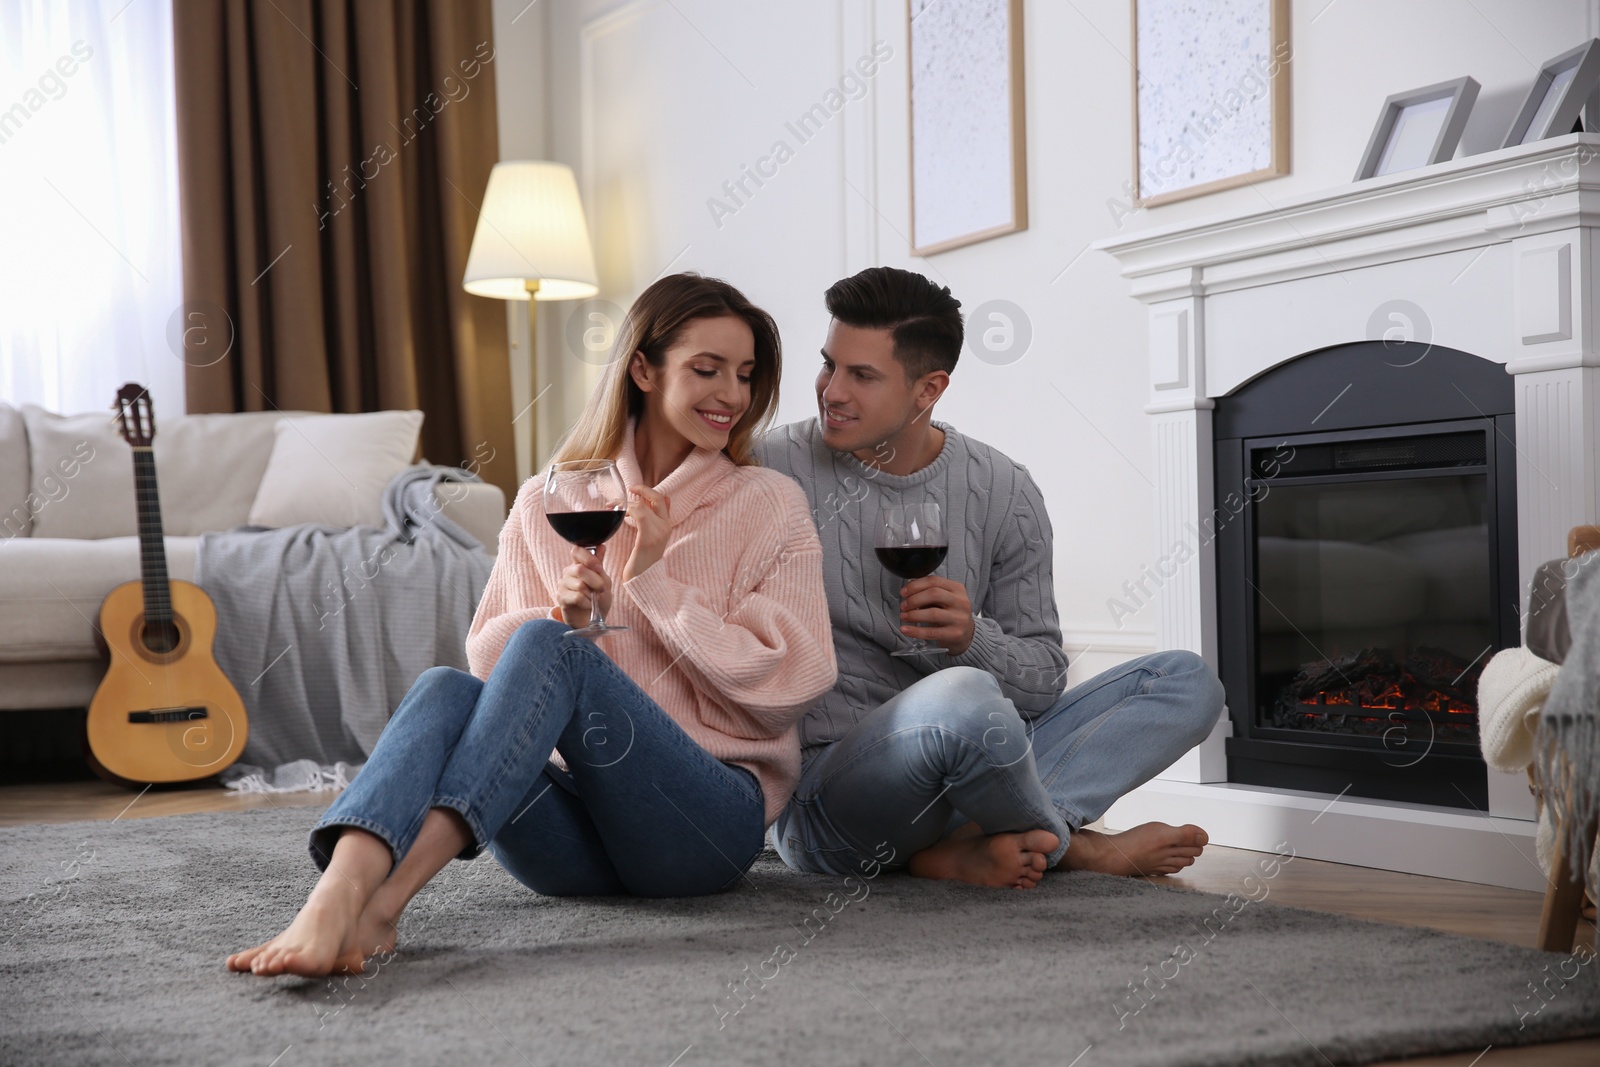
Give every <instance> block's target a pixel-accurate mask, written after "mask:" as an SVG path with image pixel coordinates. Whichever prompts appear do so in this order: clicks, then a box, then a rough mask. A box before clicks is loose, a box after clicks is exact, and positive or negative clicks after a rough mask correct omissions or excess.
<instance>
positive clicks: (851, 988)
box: [0, 807, 1600, 1067]
mask: <svg viewBox="0 0 1600 1067" xmlns="http://www.w3.org/2000/svg"><path fill="white" fill-rule="evenodd" d="M318 814H319V809H317V808H313V807H298V808H287V809H276V810H260V811H253V812H247V813H226V814H209V815H184V816H173V817H168V818H152V819H122V820H120V821H117V822H113V823H106V822H91V823H69V824H61V825H40V826H23V827H16V828H10V829H0V901H3V904H4V922H3V929H0V1005H3V1007H0V1017H3V1022H0V1063H5V1064H13V1063H15V1064H23V1063H26V1064H47V1063H71V1064H137V1065H140V1067H143V1065H146V1064H169V1063H170V1064H201V1063H204V1064H252V1065H257V1067H294V1065H297V1064H331V1063H365V1064H380V1065H383V1067H398V1065H401V1064H456V1063H471V1064H499V1063H505V1064H522V1063H531V1064H539V1065H541V1067H542V1065H544V1064H605V1065H611V1064H645V1065H654V1067H697V1065H702V1064H750V1063H789V1064H825V1065H829V1067H835V1065H838V1067H843V1065H847V1064H872V1065H884V1064H907V1065H912V1067H920V1065H925V1064H926V1065H931V1067H951V1065H955V1064H973V1063H985V1064H987V1063H1037V1064H1055V1065H1060V1067H1066V1065H1073V1067H1110V1065H1113V1064H1118V1065H1121V1064H1152V1065H1153V1064H1160V1065H1163V1067H1172V1065H1200V1064H1218V1065H1224V1064H1225V1065H1228V1067H1240V1065H1252V1064H1274V1065H1277V1064H1285V1065H1288V1064H1294V1065H1299V1064H1305V1065H1318V1067H1326V1065H1327V1064H1329V1063H1333V1064H1358V1063H1369V1062H1371V1061H1373V1060H1377V1059H1385V1058H1391V1057H1399V1056H1406V1055H1415V1054H1419V1053H1423V1052H1441V1051H1452V1050H1467V1051H1471V1052H1477V1051H1479V1050H1482V1049H1484V1048H1485V1047H1487V1046H1490V1045H1494V1046H1496V1047H1501V1046H1507V1045H1516V1044H1527V1043H1532V1042H1536V1041H1550V1040H1556V1039H1560V1038H1568V1037H1579V1036H1587V1035H1593V1034H1597V1033H1600V964H1597V963H1596V962H1595V961H1594V959H1593V956H1592V954H1588V953H1580V954H1578V955H1577V956H1562V955H1556V954H1549V955H1546V954H1543V953H1539V952H1535V951H1533V950H1531V949H1519V948H1514V947H1510V946H1507V945H1502V944H1496V943H1492V942H1488V941H1479V940H1474V939H1470V938H1463V937H1455V936H1451V935H1447V934H1442V933H1434V932H1431V931H1426V930H1419V929H1413V928H1408V927H1399V926H1387V925H1381V924H1376V923H1367V922H1360V921H1356V920H1352V919H1346V918H1340V917H1337V916H1332V915H1327V914H1323V913H1320V912H1312V911H1306V910H1302V909H1296V908H1288V907H1282V906H1279V905H1277V904H1275V903H1272V902H1271V899H1270V890H1271V884H1272V883H1271V878H1270V877H1263V879H1262V880H1260V881H1252V882H1251V883H1250V884H1248V885H1246V884H1241V886H1240V887H1239V890H1238V896H1237V897H1236V898H1234V899H1233V901H1232V902H1231V903H1230V902H1228V901H1227V900H1226V899H1225V898H1224V897H1221V896H1216V895H1211V894H1200V893H1192V892H1186V891H1179V890H1170V889H1163V888H1158V887H1155V886H1151V885H1147V884H1144V883H1141V882H1136V881H1133V880H1130V879H1125V878H1111V877H1106V876H1101V875H1083V874H1072V875H1064V876H1052V877H1049V878H1047V879H1046V880H1045V882H1044V884H1043V885H1042V886H1041V887H1040V888H1039V889H1037V890H1034V891H1032V892H1015V891H985V890H979V889H974V888H968V887H964V886H958V885H954V884H950V883H937V884H936V883H929V882H924V881H918V880H914V879H911V878H908V877H905V876H896V875H889V874H882V875H880V876H878V877H876V878H866V877H862V878H856V879H851V880H850V881H849V882H846V881H845V880H844V879H840V878H829V877H821V876H815V875H801V874H796V873H794V872H791V871H789V870H787V869H786V868H784V867H783V866H782V864H781V863H779V862H778V861H777V859H776V858H775V857H774V856H772V855H771V854H769V855H767V856H766V857H764V858H763V859H762V860H761V861H759V862H758V864H757V865H756V867H755V868H754V870H753V871H752V872H751V873H750V875H749V877H748V879H747V880H746V881H745V882H744V883H743V884H741V885H740V886H739V887H738V888H737V889H735V890H734V891H732V892H730V893H727V894H724V895H722V896H717V897H709V898H700V899H692V900H666V901H645V900H627V899H617V898H610V899H587V900H574V899H556V898H549V897H540V896H537V895H535V894H533V893H531V892H529V891H528V890H526V889H523V888H522V887H521V886H520V885H518V884H517V883H515V882H514V881H512V880H511V878H510V877H509V876H508V875H506V874H505V873H504V872H503V871H501V870H500V868H499V867H498V866H496V865H495V864H494V862H493V860H492V859H489V858H487V857H485V858H483V859H480V860H477V861H475V862H472V863H459V862H458V863H452V864H451V865H450V866H449V868H447V870H446V871H445V872H444V874H443V875H441V877H440V878H439V879H438V880H437V881H436V882H435V883H434V886H433V887H430V889H429V890H428V891H425V892H426V894H427V895H425V896H424V897H419V898H418V901H417V902H416V903H415V904H414V905H413V908H412V910H411V911H410V912H408V915H407V919H406V920H405V921H404V922H403V924H402V940H401V951H400V952H399V954H397V955H396V956H395V957H393V958H392V959H389V960H386V961H382V962H377V961H375V962H374V963H373V964H371V965H369V968H368V972H367V973H366V974H365V975H363V976H360V977H350V978H337V979H331V980H329V979H315V980H313V979H301V978H272V979H263V978H256V977H254V976H252V975H241V974H232V973H229V972H227V971H226V970H225V969H224V967H223V957H224V955H225V954H226V953H228V952H231V951H233V950H236V949H239V948H244V947H247V946H249V945H251V944H254V943H256V942H258V941H261V940H264V939H265V938H267V937H269V936H271V935H272V934H274V933H276V932H277V931H278V930H279V929H281V928H282V927H283V925H284V924H285V923H287V922H288V920H289V919H290V918H291V917H292V916H293V915H294V913H295V910H296V909H297V908H298V906H299V905H300V903H301V902H302V900H303V899H304V897H305V894H306V892H307V890H308V889H309V888H310V886H311V884H312V881H313V876H314V874H315V871H314V869H313V868H312V866H311V864H310V861H309V860H308V859H307V856H306V849H305V834H306V831H307V829H308V828H309V827H310V826H311V824H312V823H313V821H315V819H316V817H317V815H318ZM1263 892H1265V893H1266V894H1267V896H1266V899H1260V898H1261V896H1262V894H1263ZM1252 897H1255V898H1257V899H1256V900H1254V901H1250V898H1252ZM1246 901H1250V902H1248V903H1247V902H1246ZM1568 974H1570V975H1571V976H1570V977H1564V975H1568ZM1530 983H1533V985H1534V986H1539V987H1540V989H1542V990H1544V992H1542V993H1540V994H1539V995H1538V996H1535V995H1534V993H1533V991H1532V990H1533V986H1530Z"/></svg>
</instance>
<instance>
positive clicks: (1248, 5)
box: [1132, 0, 1290, 207]
mask: <svg viewBox="0 0 1600 1067" xmlns="http://www.w3.org/2000/svg"><path fill="white" fill-rule="evenodd" d="M1133 55H1134V61H1133V127H1134V138H1133V190H1132V192H1133V202H1134V204H1135V206H1137V207H1153V206H1155V205H1157V204H1166V203H1170V202H1172V201H1174V200H1184V199H1187V198H1189V197H1192V196H1204V195H1205V194H1207V193H1214V192H1217V191H1219V190H1222V189H1231V188H1233V187H1235V186H1238V185H1244V184H1246V183H1247V182H1253V181H1258V180H1260V179H1263V178H1274V177H1278V176H1279V175H1283V174H1288V173H1289V58H1290V47H1289V0H1207V2H1206V3H1203V4H1197V3H1194V2H1193V0H1134V4H1133Z"/></svg>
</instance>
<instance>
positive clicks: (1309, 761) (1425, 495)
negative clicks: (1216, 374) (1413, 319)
mask: <svg viewBox="0 0 1600 1067" xmlns="http://www.w3.org/2000/svg"><path fill="white" fill-rule="evenodd" d="M1514 423H1515V419H1514V415H1513V394H1512V382H1511V378H1510V377H1509V376H1508V375H1507V374H1506V373H1505V370H1504V368H1503V367H1501V366H1500V365H1498V364H1495V363H1491V362H1489V361H1487V360H1482V359H1479V358H1477V357H1475V356H1471V355H1468V354H1466V353H1463V352H1457V351H1454V350H1451V349H1445V348H1440V347H1437V346H1431V347H1430V346H1425V345H1419V344H1409V343H1400V342H1369V343H1363V344H1354V345H1343V346H1339V347H1336V348H1331V349H1325V350H1323V351H1320V352H1315V353H1311V354H1309V355H1306V356H1302V357H1300V358H1299V359H1296V360H1292V361H1290V362H1289V363H1287V364H1284V365H1282V366H1280V367H1278V368H1277V369H1275V370H1273V371H1271V372H1269V373H1267V374H1265V375H1263V376H1261V377H1260V378H1257V379H1256V380H1254V381H1252V382H1250V383H1248V384H1246V385H1245V386H1244V387H1242V388H1241V389H1239V390H1238V391H1236V392H1235V393H1234V394H1233V395H1231V396H1228V397H1224V398H1221V399H1219V400H1218V401H1217V407H1216V411H1215V413H1214V421H1213V426H1214V428H1215V443H1216V445H1215V446H1216V468H1215V469H1216V493H1217V501H1218V508H1217V511H1216V515H1217V516H1218V520H1217V521H1218V528H1217V534H1216V544H1217V603H1218V614H1219V618H1218V622H1219V652H1220V666H1221V674H1222V681H1223V685H1224V687H1225V688H1226V690H1227V694H1228V707H1229V711H1230V714H1231V715H1232V718H1233V724H1234V736H1233V737H1231V738H1230V739H1229V740H1228V745H1227V754H1228V779H1229V781H1233V782H1242V783H1249V784H1255V785H1267V786H1280V787H1286V788H1293V789H1305V790H1311V791H1315V792H1325V793H1330V794H1337V795H1352V796H1365V797H1374V798H1380V799H1386V800H1400V801H1412V802H1417V803H1427V804H1437V805H1445V806H1451V807H1459V808H1476V809H1478V810H1483V809H1485V808H1486V806H1487V803H1488V796H1487V793H1488V785H1487V777H1486V769H1485V767H1484V763H1483V760H1482V757H1481V755H1480V753H1479V748H1478V715H1477V711H1478V708H1477V688H1478V685H1477V683H1478V676H1479V674H1480V673H1481V672H1482V670H1483V667H1484V664H1485V663H1486V662H1487V661H1488V660H1489V658H1490V657H1492V656H1493V655H1494V653H1495V652H1496V651H1498V650H1499V649H1501V648H1505V647H1508V646H1510V645H1515V644H1516V643H1517V641H1518V622H1517V611H1516V603H1517V590H1516V486H1515V471H1516V463H1515V456H1516V453H1515V446H1514V444H1513V441H1514V437H1515V429H1514Z"/></svg>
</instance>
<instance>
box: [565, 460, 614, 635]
mask: <svg viewBox="0 0 1600 1067" xmlns="http://www.w3.org/2000/svg"><path fill="white" fill-rule="evenodd" d="M627 510H628V487H627V486H626V485H625V484H623V481H622V474H621V473H620V472H619V471H618V470H617V465H616V464H615V463H612V462H611V461H610V460H609V459H576V460H569V461H566V462H562V463H553V464H551V465H550V473H549V474H547V475H546V476H545V481H544V517H545V518H547V519H549V520H550V525H551V526H553V527H555V531H556V533H558V534H560V535H561V536H562V537H564V538H566V539H567V540H568V541H571V542H572V543H573V544H575V545H577V546H578V547H580V548H587V549H588V550H589V552H590V553H591V554H593V553H594V552H595V550H596V549H598V548H599V547H600V546H601V545H603V544H605V543H606V542H607V541H609V540H610V539H611V535H612V534H614V533H616V532H617V530H618V529H619V528H620V527H621V526H622V517H623V516H624V515H625V514H626V513H627ZM626 629H627V627H626V626H608V625H606V620H605V614H604V613H603V612H602V611H601V610H600V602H599V601H598V600H596V601H595V605H594V617H593V618H592V619H591V620H590V621H589V625H588V626H584V627H582V628H580V629H577V630H569V631H568V632H567V635H568V636H569V637H598V636H600V635H601V634H610V633H616V632H618V631H619V630H626Z"/></svg>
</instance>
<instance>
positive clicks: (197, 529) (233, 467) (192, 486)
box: [156, 411, 315, 537]
mask: <svg viewBox="0 0 1600 1067" xmlns="http://www.w3.org/2000/svg"><path fill="white" fill-rule="evenodd" d="M286 414H293V415H296V416H302V417H304V416H305V414H306V413H304V412H298V411H297V412H292V413H287V412H281V411H241V412H237V413H235V414H229V415H183V416H180V417H178V418H173V419H169V420H166V421H162V420H159V419H158V420H157V422H156V478H157V481H158V482H159V483H160V485H161V524H162V528H163V530H164V531H165V532H166V533H167V534H169V535H171V536H176V537H197V536H199V535H200V534H203V533H206V532H207V531H209V530H231V529H233V528H234V527H235V526H243V525H244V524H245V523H246V522H248V521H249V520H250V505H252V504H253V503H255V499H256V490H258V489H259V488H260V487H261V476H262V474H263V473H264V472H265V471H266V469H267V461H268V459H269V458H270V457H271V456H272V444H273V441H274V439H275V437H276V435H275V434H274V433H273V428H274V427H275V426H277V425H278V423H279V422H281V421H283V418H284V416H285V415H286ZM312 417H315V416H312Z"/></svg>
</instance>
